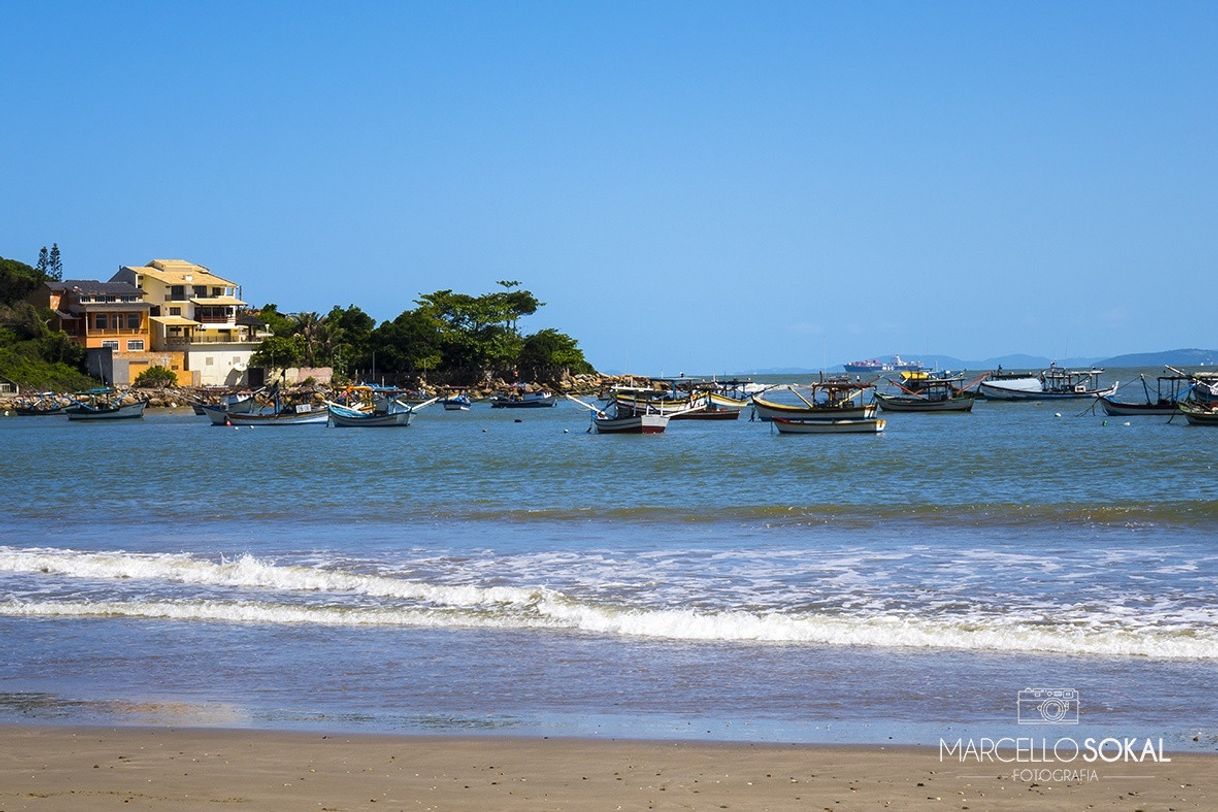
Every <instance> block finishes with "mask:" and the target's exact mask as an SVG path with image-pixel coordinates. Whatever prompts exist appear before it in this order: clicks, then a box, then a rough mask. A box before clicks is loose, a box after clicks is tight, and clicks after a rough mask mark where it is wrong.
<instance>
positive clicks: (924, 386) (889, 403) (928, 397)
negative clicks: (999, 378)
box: [875, 373, 975, 413]
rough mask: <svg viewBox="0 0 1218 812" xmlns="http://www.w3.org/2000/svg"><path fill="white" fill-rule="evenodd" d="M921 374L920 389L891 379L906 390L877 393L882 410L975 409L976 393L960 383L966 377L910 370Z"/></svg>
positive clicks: (903, 378)
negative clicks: (933, 374)
mask: <svg viewBox="0 0 1218 812" xmlns="http://www.w3.org/2000/svg"><path fill="white" fill-rule="evenodd" d="M906 374H907V375H909V374H912V375H918V376H923V377H918V378H917V379H916V380H917V384H918V388H917V389H912V388H910V387H909V386H907V385H906V384H905V383H904V382H903V381H905V380H908V379H907V378H906V377H905V376H902V382H898V381H889V382H890V383H892V384H893V385H894V386H896V387H897V388H898V389H900V390H901V391H902V394H900V395H887V394H883V393H880V392H876V395H875V399H876V402H877V403H879V406H880V408H881V409H883V410H884V411H886V412H956V413H960V412H971V411H972V410H973V402H974V400H975V398H974V396H973V393H972V392H969V391H966V390H965V389H964V388H963V387H962V386H960V385H959V384H961V383H963V382H964V377H963V376H953V377H945V376H938V377H925V376H926V373H906Z"/></svg>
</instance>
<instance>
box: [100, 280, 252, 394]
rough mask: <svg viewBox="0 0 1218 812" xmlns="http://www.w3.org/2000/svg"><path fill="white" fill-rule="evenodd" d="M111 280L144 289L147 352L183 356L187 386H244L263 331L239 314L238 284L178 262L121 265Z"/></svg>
mask: <svg viewBox="0 0 1218 812" xmlns="http://www.w3.org/2000/svg"><path fill="white" fill-rule="evenodd" d="M111 281H114V282H125V283H127V284H129V285H133V286H136V287H138V288H141V289H142V290H143V291H144V294H145V296H144V298H145V301H146V302H148V304H149V305H150V308H151V311H150V316H149V319H150V321H151V325H152V326H151V334H152V348H153V349H154V350H164V351H168V352H180V353H182V354H183V359H184V368H185V369H186V370H187V371H188V372H189V373H190V378H191V383H193V384H194V385H196V386H200V385H201V386H241V385H245V384H247V383H248V382H249V378H248V370H249V360H250V356H251V355H253V353H254V351H255V350H256V349H257V348H258V344H260V343H261V342H262V339H263V338H265V337H266V335H267V333H266V331H265V329H264V328H262V326H261V325H258V324H257V323H255V322H254V320H251V319H249V318H248V317H247V316H246V315H245V314H244V310H245V302H243V301H241V299H239V298H238V293H239V287H238V285H237V283H235V282H232V281H230V280H228V279H225V278H223V277H220V276H217V275H216V274H214V273H212V272H211V271H210V270H209V269H207V268H206V267H204V266H202V265H197V264H195V263H193V262H187V261H186V260H183V259H154V260H151V261H149V262H148V263H147V264H146V265H123V266H121V267H120V268H119V270H118V273H116V274H115V275H114V276H113V277H112V280H111Z"/></svg>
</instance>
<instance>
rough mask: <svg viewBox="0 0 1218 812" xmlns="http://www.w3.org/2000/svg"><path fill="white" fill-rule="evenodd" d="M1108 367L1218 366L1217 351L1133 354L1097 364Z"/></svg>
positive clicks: (1188, 350)
mask: <svg viewBox="0 0 1218 812" xmlns="http://www.w3.org/2000/svg"><path fill="white" fill-rule="evenodd" d="M1098 363H1099V364H1100V365H1101V366H1109V367H1161V366H1165V365H1167V364H1171V365H1172V366H1174V367H1200V366H1206V367H1209V366H1218V350H1197V349H1186V350H1163V351H1162V352H1135V353H1130V354H1128V355H1115V356H1113V357H1112V358H1105V359H1104V360H1102V361H1100V362H1098Z"/></svg>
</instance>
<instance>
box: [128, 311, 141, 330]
mask: <svg viewBox="0 0 1218 812" xmlns="http://www.w3.org/2000/svg"><path fill="white" fill-rule="evenodd" d="M127 329H128V330H138V329H140V314H139V313H128V314H127Z"/></svg>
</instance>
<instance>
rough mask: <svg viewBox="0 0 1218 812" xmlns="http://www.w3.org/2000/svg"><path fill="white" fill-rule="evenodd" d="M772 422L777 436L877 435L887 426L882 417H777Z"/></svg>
mask: <svg viewBox="0 0 1218 812" xmlns="http://www.w3.org/2000/svg"><path fill="white" fill-rule="evenodd" d="M772 422H773V424H774V427H775V428H777V429H778V433H779V434H879V433H880V432H881V431H883V430H884V426H885V425H886V424H887V421H885V420H884V418H882V417H873V418H867V419H860V420H788V419H787V418H785V417H777V418H774V420H773V421H772Z"/></svg>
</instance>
